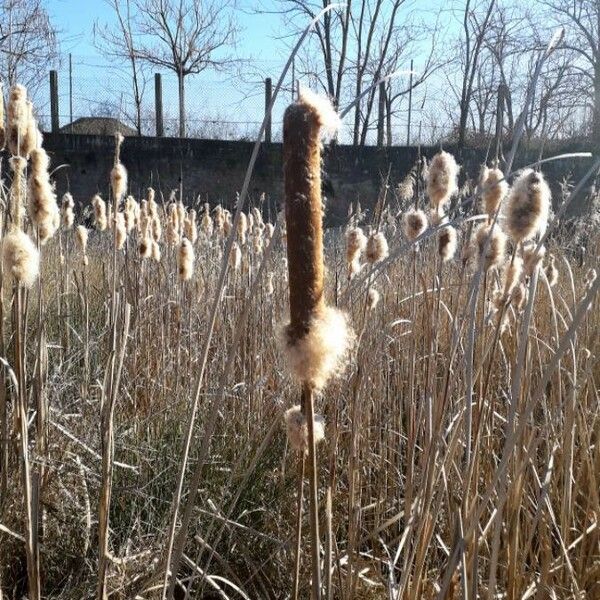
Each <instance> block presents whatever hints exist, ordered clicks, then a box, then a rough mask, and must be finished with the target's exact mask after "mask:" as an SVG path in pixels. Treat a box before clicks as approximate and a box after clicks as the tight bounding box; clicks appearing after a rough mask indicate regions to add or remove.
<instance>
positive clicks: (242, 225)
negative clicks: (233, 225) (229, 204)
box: [237, 212, 248, 246]
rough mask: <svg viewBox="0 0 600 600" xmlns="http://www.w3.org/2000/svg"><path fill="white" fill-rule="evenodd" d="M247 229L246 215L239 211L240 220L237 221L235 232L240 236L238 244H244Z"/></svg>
mask: <svg viewBox="0 0 600 600" xmlns="http://www.w3.org/2000/svg"><path fill="white" fill-rule="evenodd" d="M247 231H248V217H247V216H246V213H244V212H242V213H240V220H239V221H238V226H237V233H238V236H239V238H240V244H241V245H242V246H244V245H245V244H246V232H247Z"/></svg>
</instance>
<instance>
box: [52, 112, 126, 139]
mask: <svg viewBox="0 0 600 600" xmlns="http://www.w3.org/2000/svg"><path fill="white" fill-rule="evenodd" d="M59 131H60V132H61V133H79V134H87V135H115V133H117V131H120V132H121V133H122V134H123V135H124V136H128V135H130V136H134V135H137V131H136V130H135V129H133V128H132V127H129V126H128V125H125V124H124V123H121V121H119V120H118V119H115V118H113V117H81V118H80V119H75V121H73V122H72V123H69V124H68V125H64V126H63V127H61V128H60V130H59Z"/></svg>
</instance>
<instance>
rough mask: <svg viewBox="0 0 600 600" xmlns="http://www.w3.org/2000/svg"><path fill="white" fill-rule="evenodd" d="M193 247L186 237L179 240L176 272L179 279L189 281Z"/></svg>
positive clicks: (191, 273)
mask: <svg viewBox="0 0 600 600" xmlns="http://www.w3.org/2000/svg"><path fill="white" fill-rule="evenodd" d="M194 259H195V256H194V247H193V246H192V243H191V242H190V240H188V239H187V238H185V237H184V238H183V239H182V240H181V244H180V245H179V249H178V251H177V274H178V275H179V280H180V281H189V280H190V279H191V278H192V275H193V274H194Z"/></svg>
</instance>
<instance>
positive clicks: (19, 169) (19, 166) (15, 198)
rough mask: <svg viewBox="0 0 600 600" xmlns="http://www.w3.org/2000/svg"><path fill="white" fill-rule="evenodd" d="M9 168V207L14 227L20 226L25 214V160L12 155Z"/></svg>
mask: <svg viewBox="0 0 600 600" xmlns="http://www.w3.org/2000/svg"><path fill="white" fill-rule="evenodd" d="M9 164H10V169H11V171H12V172H13V178H12V182H11V184H10V207H11V208H10V209H11V216H12V219H13V222H14V224H15V225H16V227H21V223H22V221H23V217H24V215H25V206H24V205H23V202H24V200H25V167H26V166H27V161H26V160H25V159H24V158H22V157H21V156H13V157H11V158H10V160H9Z"/></svg>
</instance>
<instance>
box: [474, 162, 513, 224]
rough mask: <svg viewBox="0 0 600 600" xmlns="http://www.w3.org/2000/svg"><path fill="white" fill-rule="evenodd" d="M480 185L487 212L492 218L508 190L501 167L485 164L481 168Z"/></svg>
mask: <svg viewBox="0 0 600 600" xmlns="http://www.w3.org/2000/svg"><path fill="white" fill-rule="evenodd" d="M479 186H480V188H481V198H482V200H483V206H484V208H485V212H486V213H487V214H488V217H489V218H490V220H491V219H493V217H494V215H495V214H496V212H497V211H498V208H499V207H500V205H501V204H502V200H503V199H504V197H505V196H506V194H507V192H508V183H507V182H506V180H505V179H504V173H503V172H502V171H501V170H500V169H498V168H493V169H489V168H488V167H486V166H484V167H483V168H482V169H481V175H480V178H479Z"/></svg>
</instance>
